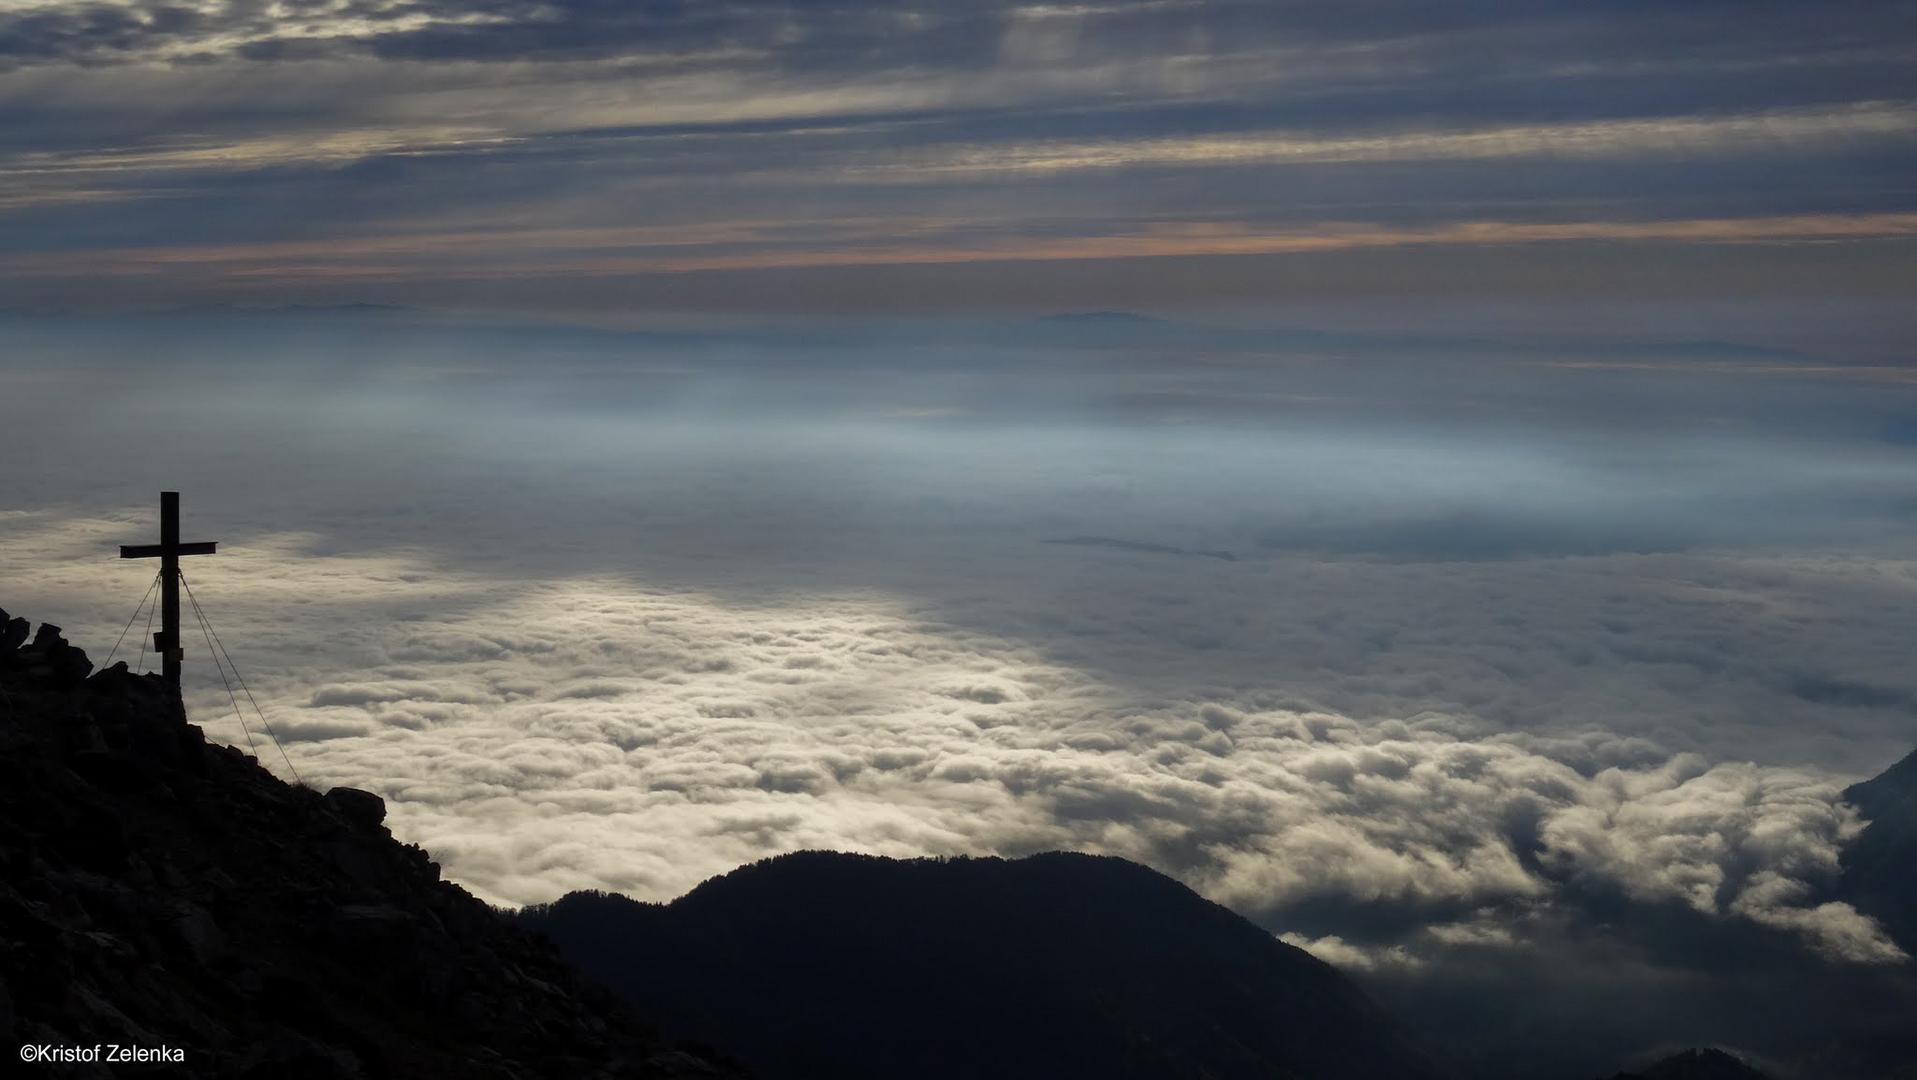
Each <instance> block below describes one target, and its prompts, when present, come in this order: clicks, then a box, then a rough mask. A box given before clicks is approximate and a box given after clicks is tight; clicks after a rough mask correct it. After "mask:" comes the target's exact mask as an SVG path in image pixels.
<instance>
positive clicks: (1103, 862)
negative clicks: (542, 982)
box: [519, 852, 1440, 1080]
mask: <svg viewBox="0 0 1917 1080" xmlns="http://www.w3.org/2000/svg"><path fill="white" fill-rule="evenodd" d="M519 922H520V925H522V926H525V927H528V928H530V929H534V930H538V931H540V932H541V933H544V934H546V935H547V936H549V937H551V938H552V939H553V940H554V941H556V942H558V943H559V946H560V948H561V950H562V951H563V952H564V953H565V954H566V955H567V956H569V957H570V958H571V959H572V960H573V961H574V962H575V963H577V964H578V965H580V966H581V967H582V968H584V969H585V970H586V971H587V972H589V973H591V974H593V975H596V976H598V977H599V978H601V979H603V980H605V981H606V982H607V983H609V984H610V985H612V986H614V987H616V988H618V989H620V990H623V991H624V992H625V993H626V994H628V995H629V996H630V997H631V998H632V1000H633V1001H634V1002H635V1003H637V1004H638V1005H639V1006H640V1007H641V1009H642V1010H643V1011H647V1012H656V1013H657V1015H659V1016H661V1017H663V1018H665V1019H666V1021H667V1022H668V1023H670V1024H671V1025H673V1026H674V1027H676V1028H678V1029H680V1030H684V1031H687V1032H689V1033H691V1034H693V1035H695V1036H697V1037H698V1038H701V1039H704V1040H707V1041H711V1042H713V1043H715V1044H717V1045H724V1046H726V1047H727V1048H728V1049H730V1050H731V1051H732V1052H733V1053H736V1054H738V1055H739V1056H740V1057H741V1058H742V1059H743V1060H745V1061H746V1062H747V1063H748V1064H749V1065H750V1066H751V1067H752V1068H753V1069H754V1070H755V1071H757V1072H758V1073H759V1074H760V1075H762V1076H764V1077H766V1078H767V1080H827V1078H830V1080H891V1078H903V1077H910V1078H914V1080H961V1078H964V1080H973V1078H980V1077H988V1078H993V1080H1019V1078H1032V1080H1040V1078H1044V1080H1053V1078H1059V1077H1100V1078H1110V1080H1121V1078H1137V1080H1146V1078H1151V1080H1172V1078H1178V1080H1271V1078H1298V1080H1303V1078H1326V1080H1330V1078H1334V1077H1335V1078H1339V1080H1427V1078H1436V1077H1438V1076H1439V1075H1440V1073H1439V1071H1438V1070H1437V1069H1436V1068H1435V1067H1434V1066H1433V1065H1432V1064H1431V1063H1430V1062H1429V1061H1427V1060H1426V1059H1425V1058H1424V1056H1423V1055H1422V1054H1420V1053H1419V1052H1418V1051H1417V1050H1416V1049H1415V1048H1413V1047H1412V1046H1411V1045H1410V1044H1409V1043H1408V1042H1407V1041H1406V1039H1405V1037H1404V1036H1403V1034H1402V1033H1401V1032H1400V1031H1399V1029H1398V1027H1397V1025H1396V1024H1395V1023H1394V1022H1393V1021H1392V1020H1391V1019H1390V1018H1389V1017H1387V1016H1385V1014H1384V1013H1382V1012H1381V1011H1380V1010H1379V1009H1378V1008H1377V1007H1376V1006H1375V1005H1373V1004H1372V1003H1371V1002H1370V1001H1369V1000H1368V999H1366V997H1365V996H1364V995H1363V994H1362V993H1361V992H1359V991H1358V989H1357V988H1356V987H1354V986H1353V985H1352V984H1351V982H1350V981H1349V980H1347V979H1346V978H1345V977H1344V976H1343V975H1341V974H1339V973H1338V972H1337V971H1336V970H1334V969H1333V968H1332V967H1330V966H1329V965H1327V964H1325V963H1323V962H1322V961H1320V960H1318V959H1316V958H1315V957H1313V956H1311V955H1310V954H1309V953H1306V952H1304V951H1303V950H1300V949H1296V948H1293V947H1291V946H1289V945H1286V944H1284V943H1282V942H1280V941H1278V940H1277V939H1275V938H1274V937H1272V935H1271V934H1269V933H1267V932H1266V931H1264V930H1261V929H1259V928H1258V927H1256V926H1254V925H1252V924H1251V923H1249V922H1247V921H1245V920H1244V919H1242V918H1240V917H1239V916H1237V915H1235V914H1233V913H1231V912H1230V911H1227V910H1226V909H1224V908H1222V907H1219V906H1218V905H1217V904H1214V903H1212V902H1210V901H1208V900H1206V899H1204V898H1203V897H1200V896H1199V895H1197V894H1196V893H1194V892H1192V891H1191V890H1190V889H1188V888H1186V887H1185V886H1183V885H1181V884H1179V883H1178V882H1175V881H1173V880H1172V879H1170V878H1168V877H1165V876H1164V875H1162V874H1159V873H1157V872H1156V871H1153V870H1149V869H1147V868H1145V867H1142V866H1139V865H1137V864H1135V863H1129V862H1126V861H1124V860H1121V859H1114V858H1101V857H1094V856H1090V855H1075V854H1063V853H1053V854H1048V855H1036V856H1032V857H1029V858H1024V859H1018V860H1003V859H993V858H984V859H949V860H927V859H919V860H910V861H899V860H893V859H883V858H875V857H870V856H862V855H846V854H837V853H830V852H804V853H800V854H796V855H786V856H782V857H779V858H775V859H770V860H767V861H765V862H761V863H756V864H754V865H751V866H747V867H743V868H741V869H739V870H735V871H733V872H732V873H730V874H727V875H725V876H724V877H720V878H715V879H713V880H711V881H708V882H706V883H705V884H703V885H701V886H699V887H698V888H696V889H694V890H693V891H692V892H690V893H688V894H686V895H685V896H683V897H681V898H680V899H678V900H675V901H673V902H672V903H670V904H666V905H653V904H643V903H638V902H636V901H633V900H628V899H626V898H624V897H620V896H612V895H606V894H599V893H573V894H570V895H568V896H566V897H564V898H562V899H560V900H559V901H557V902H556V903H553V904H550V905H545V906H540V907H534V908H529V909H526V910H525V911H523V912H522V913H521V914H520V917H519Z"/></svg>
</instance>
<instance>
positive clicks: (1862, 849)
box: [1841, 752, 1917, 955]
mask: <svg viewBox="0 0 1917 1080" xmlns="http://www.w3.org/2000/svg"><path fill="white" fill-rule="evenodd" d="M1844 801H1846V802H1848V803H1850V804H1851V805H1852V806H1855V807H1856V808H1857V809H1858V811H1859V812H1860V813H1862V814H1863V816H1864V818H1865V820H1867V821H1869V822H1870V824H1869V826H1867V827H1866V828H1865V829H1864V832H1863V834H1862V835H1860V836H1859V837H1858V838H1857V839H1856V840H1853V841H1851V843H1850V844H1849V846H1847V847H1846V848H1845V849H1844V852H1843V854H1842V856H1841V862H1842V866H1843V871H1844V876H1843V883H1842V889H1843V896H1844V899H1846V900H1848V901H1850V903H1851V904H1852V905H1853V906H1855V907H1856V908H1857V910H1859V911H1862V912H1864V913H1865V914H1867V915H1871V916H1874V917H1875V918H1876V919H1877V921H1879V922H1881V923H1882V924H1883V925H1884V929H1885V930H1886V931H1887V932H1888V933H1889V934H1890V936H1891V938H1892V939H1893V940H1895V941H1896V942H1897V944H1899V945H1901V946H1903V949H1904V951H1905V952H1908V953H1911V954H1912V955H1917V752H1913V753H1911V754H1910V755H1909V756H1908V757H1906V758H1904V760H1902V761H1900V762H1898V763H1897V764H1895V765H1892V766H1891V767H1890V768H1889V769H1886V770H1885V771H1884V772H1883V774H1882V775H1880V776H1877V777H1875V778H1873V779H1870V780H1866V781H1864V782H1863V783H1860V784H1853V785H1851V786H1850V787H1848V788H1846V789H1845V790H1844Z"/></svg>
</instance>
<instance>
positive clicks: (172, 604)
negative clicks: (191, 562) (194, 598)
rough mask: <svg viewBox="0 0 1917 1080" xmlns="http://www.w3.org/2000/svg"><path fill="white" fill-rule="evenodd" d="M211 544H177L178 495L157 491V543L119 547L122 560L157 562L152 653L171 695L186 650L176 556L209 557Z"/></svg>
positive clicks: (206, 542)
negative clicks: (156, 613)
mask: <svg viewBox="0 0 1917 1080" xmlns="http://www.w3.org/2000/svg"><path fill="white" fill-rule="evenodd" d="M218 546H219V545H217V544H215V543H213V542H212V541H200V542H197V543H191V544H182V543H180V493H179V492H177V491H162V492H160V542H159V543H158V544H122V545H121V546H120V558H122V559H159V560H160V632H159V633H157V634H154V635H153V651H155V652H157V653H159V654H160V674H161V676H162V677H163V678H164V679H166V683H167V685H168V686H171V687H172V688H173V690H174V692H175V693H178V692H179V689H180V662H181V661H183V660H185V659H186V650H185V648H184V647H183V646H182V645H181V643H180V556H182V555H211V554H213V552H214V550H215V549H216V548H217V547H218Z"/></svg>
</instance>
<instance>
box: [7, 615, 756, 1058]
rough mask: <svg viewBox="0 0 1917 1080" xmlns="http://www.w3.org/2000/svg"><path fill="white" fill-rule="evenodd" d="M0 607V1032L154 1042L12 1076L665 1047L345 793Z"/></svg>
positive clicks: (36, 1039) (660, 1051) (34, 1038)
mask: <svg viewBox="0 0 1917 1080" xmlns="http://www.w3.org/2000/svg"><path fill="white" fill-rule="evenodd" d="M92 669H93V664H92V662H91V661H90V660H89V659H88V658H87V655H86V654H85V653H84V652H82V651H81V650H80V649H77V648H75V647H73V646H72V645H70V644H68V643H67V642H66V641H65V640H64V639H63V638H62V637H61V635H60V632H59V628H57V627H52V626H42V627H40V630H39V632H38V633H37V634H33V635H32V636H31V638H29V635H28V624H27V622H26V620H24V619H11V618H9V617H8V615H7V613H6V612H4V611H0V1045H4V1046H5V1048H6V1054H7V1060H9V1061H12V1060H14V1058H13V1055H14V1052H15V1050H16V1049H17V1048H19V1047H20V1046H22V1045H36V1046H37V1045H54V1046H84V1047H92V1046H94V1045H96V1044H105V1043H117V1044H120V1045H130V1046H142V1047H161V1046H165V1047H170V1048H174V1049H177V1050H178V1051H179V1052H180V1053H181V1055H182V1056H183V1060H181V1061H179V1062H176V1063H171V1064H161V1065H121V1066H108V1065H104V1064H101V1065H94V1066H80V1067H78V1068H76V1067H75V1066H73V1065H59V1064H56V1065H32V1066H29V1067H27V1068H24V1069H22V1070H21V1072H22V1074H24V1075H45V1076H98V1077H105V1076H119V1075H122V1074H123V1073H124V1074H125V1075H129V1076H163V1077H189V1076H190V1077H218V1078H235V1080H379V1078H394V1080H398V1078H402V1077H403V1078H413V1077H421V1078H439V1077H446V1078H453V1077H458V1078H461V1080H533V1078H551V1080H592V1078H597V1080H613V1078H622V1080H642V1078H657V1080H668V1078H686V1080H691V1078H695V1077H699V1078H713V1080H716V1078H722V1077H730V1076H737V1075H739V1074H738V1073H737V1071H736V1070H735V1069H733V1068H730V1067H724V1066H721V1065H718V1064H715V1063H714V1062H713V1061H712V1060H710V1059H709V1058H708V1057H707V1056H705V1055H702V1054H700V1053H696V1052H691V1051H687V1050H684V1049H672V1048H670V1047H668V1046H667V1045H665V1044H664V1043H663V1042H662V1041H661V1040H660V1038H659V1037H658V1036H657V1035H656V1034H655V1033H654V1032H653V1031H652V1030H651V1029H650V1028H648V1027H647V1026H645V1025H644V1024H642V1023H641V1022H640V1021H639V1020H638V1019H637V1018H635V1016H634V1014H633V1013H632V1012H631V1010H630V1007H629V1006H627V1005H626V1004H625V1003H624V1002H623V1001H621V1000H620V999H619V998H617V997H616V996H615V995H613V993H612V992H611V991H608V990H605V989H603V988H600V987H597V986H594V985H592V984H591V983H589V982H588V981H587V980H585V979H584V978H582V977H581V976H580V975H579V974H578V973H576V972H575V971H573V970H572V969H571V968H569V967H568V966H567V965H566V964H565V963H564V961H562V960H561V959H560V957H559V956H558V954H557V953H556V952H555V951H554V949H553V947H552V945H551V944H550V943H549V942H547V941H545V940H544V939H542V938H540V937H538V936H537V935H534V934H530V933H527V932H526V931H524V930H522V929H519V928H518V927H516V926H513V925H512V924H511V923H509V922H507V921H506V920H504V919H502V918H501V917H500V916H499V915H498V914H496V913H495V912H494V911H493V910H492V909H491V908H489V907H487V906H486V905H485V904H484V903H481V902H480V901H479V900H477V899H474V898H473V897H472V896H470V895H468V894H467V893H466V891H465V890H463V889H461V888H459V887H458V886H457V885H454V884H452V883H450V882H447V881H443V880H441V879H440V876H439V866H438V865H437V864H436V863H434V862H433V861H432V859H431V857H430V856H429V855H428V854H427V853H426V852H425V851H423V850H421V849H419V848H417V847H414V846H411V845H407V844H401V843H400V842H399V841H397V840H395V839H394V838H393V837H392V835H391V834H390V833H389V832H388V831H387V830H386V828H385V826H384V824H383V823H382V822H383V820H384V817H385V804H384V803H383V802H382V801H381V800H380V799H379V797H378V796H376V795H373V794H370V793H368V792H364V791H355V790H351V789H345V788H336V789H334V790H333V791H330V792H328V793H326V794H324V795H322V794H320V793H319V792H318V791H314V790H312V789H310V788H305V787H299V786H295V785H291V784H286V783H283V782H281V781H280V780H278V779H277V778H275V777H273V776H272V775H271V774H269V773H268V772H267V771H266V770H264V769H262V768H260V766H259V765H258V764H257V763H256V762H255V761H254V760H253V759H252V758H250V757H247V756H246V755H244V754H242V753H240V752H239V751H237V750H234V749H232V748H230V747H225V746H217V745H213V744H209V743H208V742H207V741H206V739H205V736H204V735H203V734H202V733H201V731H200V729H199V728H197V727H195V726H193V725H191V724H189V723H187V722H186V717H185V715H184V713H183V711H182V709H181V707H180V703H179V699H178V697H177V696H175V695H174V694H173V693H172V692H171V691H170V690H169V689H168V688H167V687H166V685H165V684H164V683H163V682H162V681H161V680H160V678H159V677H158V676H150V675H146V676H143V675H134V674H131V673H129V672H128V671H127V668H126V665H125V664H124V663H122V664H116V665H114V666H113V667H111V668H109V669H107V670H105V671H101V672H98V673H92Z"/></svg>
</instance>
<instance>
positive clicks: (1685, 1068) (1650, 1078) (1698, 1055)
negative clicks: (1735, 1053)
mask: <svg viewBox="0 0 1917 1080" xmlns="http://www.w3.org/2000/svg"><path fill="white" fill-rule="evenodd" d="M1611 1080H1771V1078H1770V1076H1769V1075H1767V1074H1765V1073H1761V1072H1758V1071H1757V1070H1756V1069H1753V1068H1751V1067H1750V1066H1749V1065H1746V1064H1744V1063H1743V1062H1742V1061H1739V1060H1738V1059H1736V1058H1734V1057H1732V1056H1731V1055H1729V1054H1727V1053H1725V1052H1724V1051H1722V1050H1686V1051H1684V1052H1683V1053H1681V1054H1673V1055H1671V1056H1670V1057H1667V1058H1665V1059H1664V1060H1662V1061H1660V1062H1658V1063H1657V1064H1655V1065H1652V1066H1649V1067H1648V1068H1644V1069H1639V1070H1638V1071H1636V1072H1621V1073H1618V1074H1617V1075H1616V1076H1613V1077H1611Z"/></svg>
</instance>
